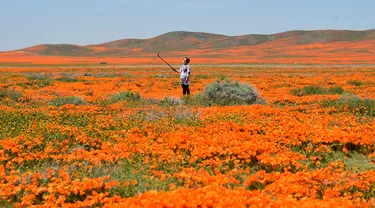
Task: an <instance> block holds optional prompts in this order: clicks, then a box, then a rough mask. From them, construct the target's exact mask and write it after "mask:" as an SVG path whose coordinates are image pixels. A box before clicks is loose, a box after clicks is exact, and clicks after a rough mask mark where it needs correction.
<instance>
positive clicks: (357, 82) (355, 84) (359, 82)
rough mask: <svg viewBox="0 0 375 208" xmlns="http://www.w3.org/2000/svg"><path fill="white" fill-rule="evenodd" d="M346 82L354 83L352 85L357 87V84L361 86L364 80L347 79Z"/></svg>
mask: <svg viewBox="0 0 375 208" xmlns="http://www.w3.org/2000/svg"><path fill="white" fill-rule="evenodd" d="M348 84H351V85H354V86H356V87H359V86H361V85H364V84H365V83H364V82H362V81H360V80H356V79H355V80H349V81H348Z"/></svg>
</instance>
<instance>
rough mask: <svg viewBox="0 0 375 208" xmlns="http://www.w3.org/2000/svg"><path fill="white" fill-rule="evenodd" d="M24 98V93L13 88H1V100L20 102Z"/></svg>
mask: <svg viewBox="0 0 375 208" xmlns="http://www.w3.org/2000/svg"><path fill="white" fill-rule="evenodd" d="M21 97H22V93H20V92H18V91H16V90H14V89H11V88H0V100H4V99H6V98H8V99H10V100H13V101H18V99H19V98H21Z"/></svg>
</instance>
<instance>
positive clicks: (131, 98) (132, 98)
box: [104, 92, 142, 105]
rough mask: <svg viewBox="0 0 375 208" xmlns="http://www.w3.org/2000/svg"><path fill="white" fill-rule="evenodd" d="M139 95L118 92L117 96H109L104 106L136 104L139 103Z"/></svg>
mask: <svg viewBox="0 0 375 208" xmlns="http://www.w3.org/2000/svg"><path fill="white" fill-rule="evenodd" d="M141 99H142V98H141V95H140V94H139V93H134V92H120V93H118V94H114V95H111V96H110V97H109V98H108V99H107V100H106V101H104V104H107V105H110V104H113V103H117V102H121V101H127V102H136V101H141Z"/></svg>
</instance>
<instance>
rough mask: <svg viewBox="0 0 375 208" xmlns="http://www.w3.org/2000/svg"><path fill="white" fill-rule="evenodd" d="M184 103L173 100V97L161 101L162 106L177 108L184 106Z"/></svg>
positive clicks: (176, 99)
mask: <svg viewBox="0 0 375 208" xmlns="http://www.w3.org/2000/svg"><path fill="white" fill-rule="evenodd" d="M183 104H184V101H182V100H180V99H178V98H173V97H165V98H164V99H163V100H161V101H160V105H161V106H177V105H183Z"/></svg>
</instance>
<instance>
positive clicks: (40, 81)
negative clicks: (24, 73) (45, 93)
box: [27, 73, 53, 88]
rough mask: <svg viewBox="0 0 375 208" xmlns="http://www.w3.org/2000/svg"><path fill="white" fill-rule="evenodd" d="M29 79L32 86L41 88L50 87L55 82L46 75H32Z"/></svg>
mask: <svg viewBox="0 0 375 208" xmlns="http://www.w3.org/2000/svg"><path fill="white" fill-rule="evenodd" d="M27 79H28V80H29V81H30V82H31V85H36V86H37V87H39V88H42V87H46V86H49V85H51V84H52V83H53V80H52V79H50V78H49V76H48V75H46V74H39V73H36V74H31V75H29V76H28V77H27Z"/></svg>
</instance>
